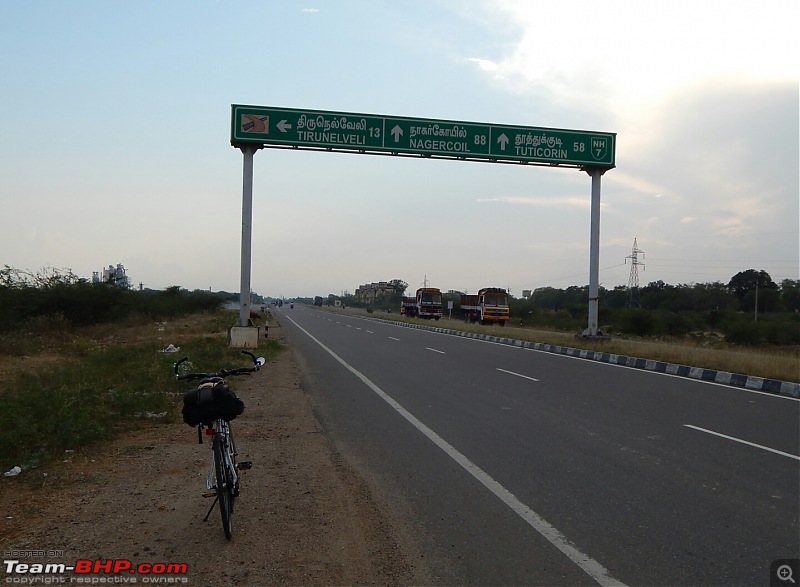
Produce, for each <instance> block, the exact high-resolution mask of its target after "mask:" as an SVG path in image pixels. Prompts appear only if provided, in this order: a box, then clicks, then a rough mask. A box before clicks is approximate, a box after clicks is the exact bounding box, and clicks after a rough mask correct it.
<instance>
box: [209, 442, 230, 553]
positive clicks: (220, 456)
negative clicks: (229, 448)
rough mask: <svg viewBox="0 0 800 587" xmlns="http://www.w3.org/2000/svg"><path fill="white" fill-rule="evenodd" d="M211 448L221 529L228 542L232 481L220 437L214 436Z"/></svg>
mask: <svg viewBox="0 0 800 587" xmlns="http://www.w3.org/2000/svg"><path fill="white" fill-rule="evenodd" d="M213 447H214V474H215V475H216V478H217V480H216V481H217V482H216V485H217V501H218V502H219V511H220V514H222V529H223V530H224V531H225V538H227V539H228V540H230V539H231V536H233V521H232V520H231V516H232V514H233V481H232V479H231V478H230V474H229V473H228V467H227V466H226V464H225V458H226V456H227V455H226V454H225V447H224V445H223V440H222V437H221V435H219V434H215V435H214V441H213Z"/></svg>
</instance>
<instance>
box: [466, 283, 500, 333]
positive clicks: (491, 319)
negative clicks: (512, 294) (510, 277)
mask: <svg viewBox="0 0 800 587" xmlns="http://www.w3.org/2000/svg"><path fill="white" fill-rule="evenodd" d="M461 314H462V315H463V316H464V319H465V320H466V321H467V322H480V323H481V324H495V323H497V324H500V326H505V324H506V322H507V321H508V293H506V290H504V289H502V288H499V287H484V288H483V289H479V290H478V294H477V295H467V294H461Z"/></svg>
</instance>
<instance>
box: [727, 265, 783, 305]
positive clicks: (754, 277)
mask: <svg viewBox="0 0 800 587" xmlns="http://www.w3.org/2000/svg"><path fill="white" fill-rule="evenodd" d="M756 288H759V289H777V288H778V286H777V284H776V283H775V282H774V281H772V278H771V277H770V276H769V273H767V272H766V271H764V270H761V271H756V270H755V269H747V270H746V271H740V272H739V273H737V274H736V275H734V276H733V277H731V280H730V282H728V289H729V290H731V291H732V292H733V295H734V296H735V297H736V299H737V300H739V304H740V307H742V309H744V305H745V297H747V294H748V293H750V292H751V291H752V292H754V291H755V290H756Z"/></svg>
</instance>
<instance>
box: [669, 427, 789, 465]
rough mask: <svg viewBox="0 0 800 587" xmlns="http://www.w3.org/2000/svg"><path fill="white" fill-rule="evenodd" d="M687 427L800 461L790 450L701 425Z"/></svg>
mask: <svg viewBox="0 0 800 587" xmlns="http://www.w3.org/2000/svg"><path fill="white" fill-rule="evenodd" d="M684 426H686V427H687V428H691V429H692V430H699V431H700V432H705V433H706V434H713V435H714V436H719V437H720V438H727V439H728V440H733V441H734V442H741V443H742V444H747V445H748V446H754V447H756V448H760V449H761V450H768V451H769V452H774V453H775V454H776V455H781V456H784V457H789V458H790V459H795V460H797V461H800V457H799V456H797V455H793V454H791V453H788V452H783V451H782V450H777V449H774V448H770V447H768V446H763V445H761V444H756V443H755V442H748V441H747V440H742V439H741V438H736V437H735V436H728V435H727V434H720V433H719V432H714V431H713V430H707V429H705V428H700V427H699V426H692V425H691V424H684Z"/></svg>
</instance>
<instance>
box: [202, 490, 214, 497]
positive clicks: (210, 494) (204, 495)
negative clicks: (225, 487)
mask: <svg viewBox="0 0 800 587" xmlns="http://www.w3.org/2000/svg"><path fill="white" fill-rule="evenodd" d="M203 497H217V492H216V491H215V492H213V493H204V494H203Z"/></svg>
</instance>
